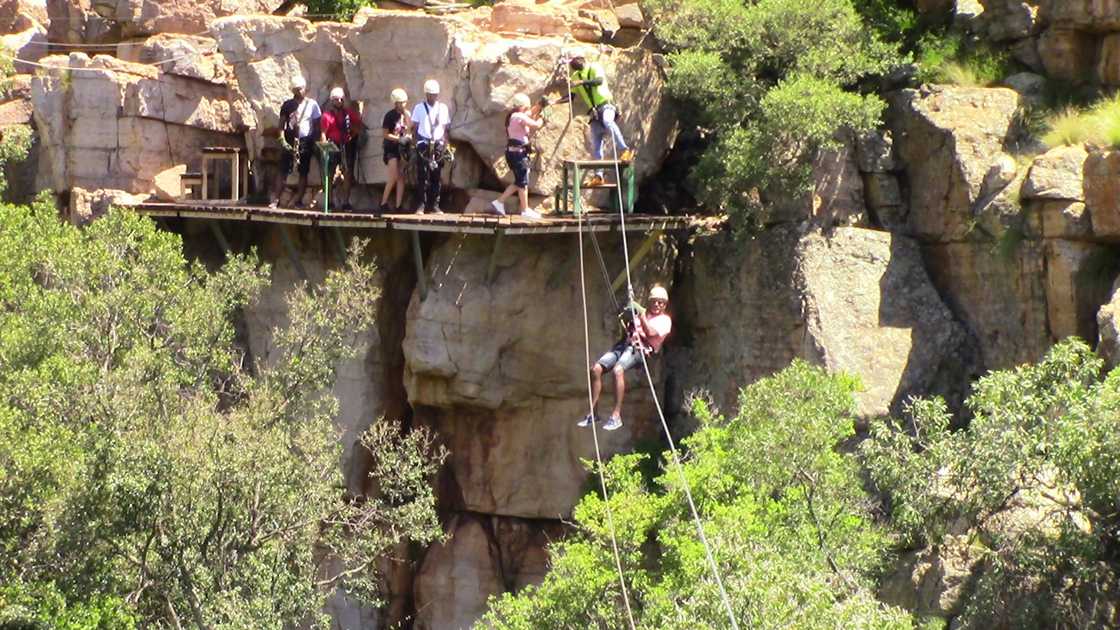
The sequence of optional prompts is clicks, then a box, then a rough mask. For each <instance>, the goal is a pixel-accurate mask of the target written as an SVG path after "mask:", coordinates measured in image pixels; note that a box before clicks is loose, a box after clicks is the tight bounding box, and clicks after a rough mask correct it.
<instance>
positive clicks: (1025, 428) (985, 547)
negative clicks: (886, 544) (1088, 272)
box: [862, 340, 1120, 628]
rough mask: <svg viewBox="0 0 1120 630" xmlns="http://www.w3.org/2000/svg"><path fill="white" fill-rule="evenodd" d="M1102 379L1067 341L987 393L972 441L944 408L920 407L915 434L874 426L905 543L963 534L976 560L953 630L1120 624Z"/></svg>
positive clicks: (1115, 416)
mask: <svg viewBox="0 0 1120 630" xmlns="http://www.w3.org/2000/svg"><path fill="white" fill-rule="evenodd" d="M1101 368H1102V362H1101V360H1100V359H1099V358H1097V357H1096V356H1094V355H1093V353H1092V351H1090V349H1089V348H1088V346H1086V345H1085V344H1084V343H1083V342H1081V341H1080V340H1069V341H1066V342H1063V343H1061V344H1059V345H1057V346H1055V347H1054V348H1053V349H1052V350H1051V351H1050V352H1049V354H1048V355H1047V356H1046V358H1045V360H1043V361H1042V362H1041V363H1039V364H1038V365H1033V366H1026V367H1021V368H1017V369H1015V370H1007V371H1003V372H994V373H992V374H990V375H988V376H986V377H984V378H983V379H981V380H980V381H979V382H978V383H977V384H976V387H975V390H974V393H973V395H972V396H971V397H970V398H969V399H968V402H967V405H968V408H969V410H970V411H971V412H972V413H973V414H974V417H973V419H972V421H971V423H970V424H969V426H968V428H967V429H963V430H959V431H952V430H950V415H949V413H948V412H947V410H946V409H945V406H944V404H943V403H941V402H940V401H920V402H918V403H916V404H914V405H913V407H912V409H911V416H912V430H910V431H903V430H900V429H898V428H896V427H895V426H892V425H891V424H889V423H885V422H883V423H876V424H874V425H873V427H872V439H870V440H869V441H867V442H865V443H864V445H863V447H862V448H863V452H864V454H865V456H866V457H867V461H868V463H869V467H870V470H871V472H872V477H873V478H874V480H875V482H876V483H877V484H878V485H879V486H880V487H881V488H882V489H883V490H885V491H886V492H887V493H888V494H889V496H890V499H891V505H892V509H891V519H892V522H893V524H894V526H895V527H896V528H898V530H899V532H900V533H901V534H902V535H903V537H904V539H905V540H907V541H909V543H910V544H911V545H913V546H921V545H937V544H940V543H941V542H942V541H943V539H944V538H945V536H946V534H949V533H953V534H960V533H961V532H964V531H967V532H968V536H969V539H970V544H971V545H972V546H973V548H974V549H977V550H978V554H977V555H978V556H979V558H980V560H981V562H982V565H981V567H980V569H979V570H978V571H977V573H978V577H977V578H976V583H975V584H974V585H973V586H972V590H973V592H974V594H973V595H972V597H971V598H970V599H969V600H968V602H967V604H966V605H965V607H964V611H963V613H962V615H961V617H960V618H959V619H958V623H959V625H960V627H963V628H1099V627H1116V626H1117V624H1118V623H1120V609H1118V601H1120V551H1118V545H1117V532H1118V531H1120V513H1118V512H1117V492H1118V489H1120V370H1113V371H1112V373H1111V374H1109V375H1108V376H1107V377H1105V378H1103V379H1102V378H1101Z"/></svg>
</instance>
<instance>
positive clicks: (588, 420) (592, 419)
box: [576, 413, 599, 429]
mask: <svg viewBox="0 0 1120 630" xmlns="http://www.w3.org/2000/svg"><path fill="white" fill-rule="evenodd" d="M598 421H599V419H598V418H596V417H595V416H594V415H592V414H590V413H589V414H587V415H586V416H584V417H583V420H580V421H579V422H577V423H576V426H577V427H579V428H581V429H586V428H587V427H589V426H591V423H592V422H598Z"/></svg>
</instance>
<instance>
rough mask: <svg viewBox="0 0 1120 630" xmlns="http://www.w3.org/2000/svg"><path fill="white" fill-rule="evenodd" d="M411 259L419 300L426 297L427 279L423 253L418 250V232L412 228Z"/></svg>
mask: <svg viewBox="0 0 1120 630" xmlns="http://www.w3.org/2000/svg"><path fill="white" fill-rule="evenodd" d="M412 260H413V261H414V262H415V263H416V288H417V289H418V290H419V291H420V301H421V302H423V301H424V300H425V298H427V297H428V279H427V278H425V277H424V254H423V252H421V251H420V232H418V231H416V230H412Z"/></svg>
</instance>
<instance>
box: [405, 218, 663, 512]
mask: <svg viewBox="0 0 1120 630" xmlns="http://www.w3.org/2000/svg"><path fill="white" fill-rule="evenodd" d="M602 240H603V242H602V248H603V250H604V254H605V255H606V256H607V258H606V260H607V262H608V268H609V269H612V270H615V271H621V269H622V263H621V259H620V257H618V256H617V254H614V253H613V252H614V251H616V250H618V249H620V248H619V247H618V246H617V243H616V242H608V241H607V240H606V239H602ZM492 247H493V243H491V242H486V241H483V240H479V239H469V238H453V239H451V240H448V241H446V242H445V243H442V244H440V245H438V246H437V247H436V249H435V250H434V251H433V252H432V253H431V255H430V257H429V259H428V261H427V268H428V269H430V270H431V273H432V274H433V275H432V277H431V278H430V284H429V287H428V294H427V296H426V297H424V298H421V297H420V295H419V293H417V294H415V295H414V296H413V299H412V302H411V304H409V308H408V313H407V320H408V326H407V333H406V335H405V339H404V343H403V348H404V356H405V372H404V382H405V388H406V389H407V390H408V398H409V402H410V403H411V405H412V407H413V409H414V410H415V411H414V413H415V418H416V419H417V420H419V421H420V422H423V423H425V424H428V425H430V426H433V427H434V428H436V430H437V432H438V433H439V434H440V435H441V436H446V437H447V439H448V448H449V449H450V451H451V456H450V460H449V466H448V468H449V474H450V478H449V479H448V480H447V484H448V485H449V486H451V487H453V488H454V489H455V490H454V491H455V494H456V498H455V503H456V504H457V505H459V506H461V508H462V509H465V510H469V511H472V512H481V513H486V514H501V515H506V516H519V517H526V518H552V519H555V518H561V517H566V516H567V515H568V514H569V513H570V511H571V508H572V507H573V506H574V505H575V502H576V501H577V500H578V498H579V497H580V495H581V494H582V490H583V483H584V480H585V478H586V472H585V471H584V468H583V465H582V463H581V462H580V459H581V458H582V459H587V458H588V457H593V455H594V450H593V447H592V436H591V432H590V431H588V430H581V429H579V428H578V427H576V426H575V422H576V420H579V419H580V418H582V417H583V416H584V415H585V414H586V413H587V398H586V396H587V393H586V392H587V389H586V388H587V377H586V368H587V366H588V360H587V357H586V356H585V355H586V352H585V348H584V344H583V342H582V339H580V337H582V331H581V330H580V327H581V326H582V323H581V319H582V315H581V313H582V307H581V297H580V289H579V276H578V273H579V266H578V262H577V260H576V251H575V249H576V248H575V244H574V243H572V242H571V240H570V239H566V238H564V239H557V238H549V237H541V238H518V239H514V240H513V242H509V241H507V242H505V243H503V245H502V248H501V250H500V251H499V253H498V257H497V258H496V260H495V271H494V274H493V276H492V277H491V278H490V279H489V281H488V280H487V269H488V266H489V258H490V254H491V248H492ZM587 254H588V258H587V261H586V264H587V265H589V266H591V265H595V264H596V263H595V261H594V259H593V258H592V257H591V256H592V254H591V252H590V251H588V252H587ZM666 256H667V254H663V255H661V256H654V257H651V258H652V259H647V260H650V262H648V263H646V264H645V265H643V266H640V267H638V268H635V269H634V270H633V272H634V274H635V277H638V278H642V279H643V280H644V281H645V282H648V283H652V282H653V281H654V280H657V279H660V280H662V281H663V282H666V284H668V280H669V277H668V276H667V269H666V268H665V267H663V266H661V265H664V264H665V262H666V259H665V257H666ZM587 271H588V277H587V282H588V296H587V297H588V309H589V313H590V314H591V320H590V326H591V342H590V345H591V350H590V351H591V355H592V357H591V358H592V360H594V359H596V358H598V356H599V355H601V354H602V353H603V352H605V351H606V350H607V349H609V348H610V347H611V345H612V344H613V343H614V342H615V341H616V340H617V338H618V337H619V328H618V324H617V321H616V320H615V318H614V308H613V306H612V305H611V303H610V302H609V298H608V296H607V290H606V289H605V288H604V286H603V281H602V280H601V279H600V278H599V277H598V274H597V272H595V270H594V269H593V268H590V267H589V268H588V270H587ZM612 273H614V272H612ZM645 288H646V287H645V286H639V287H636V288H635V290H636V291H638V292H639V294H644V293H643V290H644V289H645ZM670 292H672V289H671V288H670ZM542 295H547V296H548V299H546V300H542V299H541V297H540V296H542ZM556 326H561V327H562V328H563V330H564V331H565V332H564V333H563V337H564V339H565V340H566V341H563V342H558V341H559V340H558V338H557V336H556V333H555V332H554V330H555V327H556ZM550 331H553V332H550ZM651 363H652V364H653V366H651V367H659V366H657V361H656V360H652V361H651ZM654 376H655V378H656V377H657V376H658V373H657V371H656V370H655V371H654ZM628 383H629V389H628V392H627V395H626V399H625V405H624V407H623V419H624V422H625V424H624V426H623V428H622V429H620V430H618V431H615V432H613V433H609V434H600V437H599V440H600V445H601V446H602V447H603V448H604V450H605V452H604V456H607V455H609V454H613V453H616V452H620V451H626V450H630V449H632V448H633V445H634V443H635V442H637V441H639V440H641V439H644V438H656V437H657V435H658V434H659V425H658V420H657V417H656V415H655V413H654V408H653V404H652V401H651V400H650V397H649V390H648V387H647V385H646V383H645V380H644V377H643V376H641V374H639V373H638V372H631V374H630V376H629V379H628ZM612 390H613V385H605V386H604V399H603V401H601V402H600V410H601V413H603V414H604V415H605V414H606V412H607V411H608V409H609V406H608V405H609V403H610V401H611V400H613V399H612V398H611V396H613V393H612Z"/></svg>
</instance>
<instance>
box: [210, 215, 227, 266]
mask: <svg viewBox="0 0 1120 630" xmlns="http://www.w3.org/2000/svg"><path fill="white" fill-rule="evenodd" d="M206 223H207V224H208V225H209V226H210V231H211V232H213V233H214V240H216V241H218V247H221V248H222V253H223V254H225V256H226V258H229V250H230V247H229V241H227V240H226V235H225V234H223V233H222V226H220V225H218V222H217V221H207V222H206Z"/></svg>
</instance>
